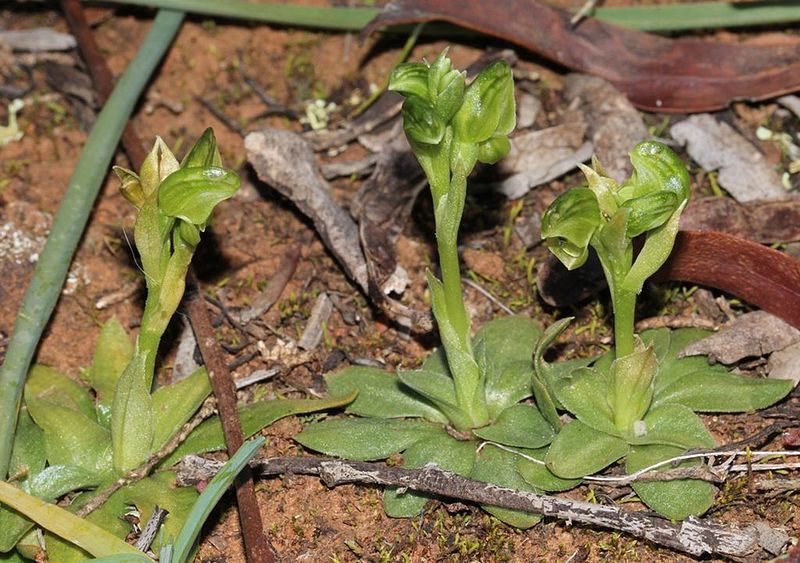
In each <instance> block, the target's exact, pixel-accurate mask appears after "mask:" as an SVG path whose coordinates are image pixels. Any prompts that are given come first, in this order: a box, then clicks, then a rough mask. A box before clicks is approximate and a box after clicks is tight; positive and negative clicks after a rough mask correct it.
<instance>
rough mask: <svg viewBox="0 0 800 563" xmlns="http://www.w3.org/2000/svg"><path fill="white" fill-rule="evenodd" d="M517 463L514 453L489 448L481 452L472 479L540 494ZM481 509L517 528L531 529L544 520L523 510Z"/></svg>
mask: <svg viewBox="0 0 800 563" xmlns="http://www.w3.org/2000/svg"><path fill="white" fill-rule="evenodd" d="M516 463H517V456H516V455H515V454H514V453H512V452H508V451H505V450H501V449H500V448H495V447H493V446H487V447H485V448H483V449H482V450H481V451H480V454H479V455H478V458H477V460H476V461H475V466H474V467H473V469H472V474H471V475H470V478H472V479H475V480H476V481H483V482H484V483H492V484H493V485H498V486H500V487H508V488H511V489H515V490H518V491H527V492H531V493H536V492H538V491H537V490H536V489H535V488H534V487H532V486H531V485H529V484H528V483H527V482H526V481H525V480H524V479H523V478H522V476H521V475H520V474H519V473H518V472H517V467H516ZM481 508H483V509H484V510H485V511H486V512H488V513H489V514H492V515H493V516H495V517H497V518H499V519H500V520H502V521H503V522H505V523H506V524H510V525H511V526H514V527H516V528H522V529H526V528H530V527H531V526H534V525H535V524H537V523H538V522H539V520H541V519H542V517H541V516H539V515H538V514H531V513H530V512H522V511H521V510H512V509H509V508H500V507H497V506H488V505H481Z"/></svg>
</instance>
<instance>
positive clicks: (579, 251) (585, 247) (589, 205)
mask: <svg viewBox="0 0 800 563" xmlns="http://www.w3.org/2000/svg"><path fill="white" fill-rule="evenodd" d="M601 221H602V217H601V215H600V205H599V204H598V202H597V196H596V195H595V194H594V192H592V190H590V189H589V188H573V189H571V190H569V191H567V192H564V193H563V194H561V195H560V196H558V197H557V198H556V200H555V201H554V202H553V203H551V204H550V206H549V207H548V208H547V210H545V212H544V215H542V240H544V243H545V244H546V245H547V248H549V249H550V252H552V253H553V254H554V255H555V257H556V258H558V259H559V260H560V261H561V263H562V264H564V266H566V268H567V269H568V270H574V269H576V268H580V267H581V266H583V264H584V263H585V262H586V260H587V258H589V242H590V241H591V240H592V237H593V236H594V234H595V232H596V231H597V229H598V228H599V227H600V225H601Z"/></svg>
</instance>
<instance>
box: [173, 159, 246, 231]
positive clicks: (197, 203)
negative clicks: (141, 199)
mask: <svg viewBox="0 0 800 563" xmlns="http://www.w3.org/2000/svg"><path fill="white" fill-rule="evenodd" d="M238 189H239V176H237V175H236V173H235V172H232V171H230V170H226V169H224V168H220V167H218V166H207V167H199V166H198V167H192V168H181V169H180V170H177V171H176V172H173V173H172V174H170V175H169V176H168V177H167V178H166V179H165V180H164V181H163V182H162V183H161V186H160V187H159V189H158V205H159V207H160V208H161V210H162V211H163V212H164V213H165V214H166V215H168V216H169V217H177V218H178V219H182V220H184V221H187V222H189V223H192V224H193V225H204V224H205V223H206V222H207V221H208V218H209V217H211V212H212V211H214V208H215V207H216V206H217V204H219V203H220V202H221V201H224V200H226V199H228V198H230V197H231V196H233V194H235V193H236V190H238Z"/></svg>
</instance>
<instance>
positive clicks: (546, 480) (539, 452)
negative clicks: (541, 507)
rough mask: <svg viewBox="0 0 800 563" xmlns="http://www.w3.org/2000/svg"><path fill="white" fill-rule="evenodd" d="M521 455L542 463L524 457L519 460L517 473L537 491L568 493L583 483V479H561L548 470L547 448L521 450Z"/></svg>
mask: <svg viewBox="0 0 800 563" xmlns="http://www.w3.org/2000/svg"><path fill="white" fill-rule="evenodd" d="M520 453H522V454H525V455H526V456H528V457H531V458H533V459H536V460H539V462H541V463H536V462H535V461H532V460H530V459H527V458H525V457H523V456H519V457H518V458H517V471H518V472H519V474H520V476H521V477H522V478H523V479H525V481H527V482H528V484H530V485H532V486H533V487H536V488H537V489H540V490H542V491H552V492H559V491H568V490H570V489H572V488H574V487H577V486H578V485H579V484H580V483H581V479H562V478H561V477H556V476H555V475H553V473H552V472H551V471H550V470H549V469H547V466H546V465H545V463H544V458H545V455H547V448H539V449H536V450H526V449H521V450H520Z"/></svg>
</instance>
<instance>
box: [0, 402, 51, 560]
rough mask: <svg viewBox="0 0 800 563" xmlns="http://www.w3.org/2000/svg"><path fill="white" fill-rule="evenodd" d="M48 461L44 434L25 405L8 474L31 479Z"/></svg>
mask: <svg viewBox="0 0 800 563" xmlns="http://www.w3.org/2000/svg"><path fill="white" fill-rule="evenodd" d="M46 461H47V454H46V452H45V443H44V433H43V432H42V429H41V428H39V427H38V426H36V424H35V423H34V422H33V419H32V418H31V416H30V415H29V414H28V408H27V407H26V406H24V405H23V406H22V408H21V409H20V411H19V416H18V417H17V429H16V431H15V432H14V445H13V446H12V449H11V462H10V464H9V466H8V474H9V476H11V477H16V478H19V477H17V476H19V475H24V476H25V477H26V478H28V479H29V478H31V477H34V476H35V475H37V474H38V473H39V472H40V471H41V470H42V469H44V465H45V463H46ZM0 551H2V550H0Z"/></svg>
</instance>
